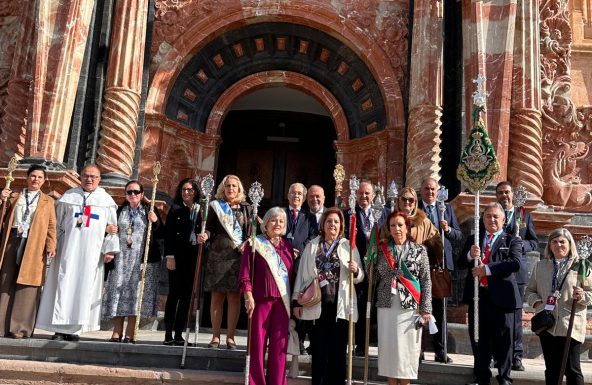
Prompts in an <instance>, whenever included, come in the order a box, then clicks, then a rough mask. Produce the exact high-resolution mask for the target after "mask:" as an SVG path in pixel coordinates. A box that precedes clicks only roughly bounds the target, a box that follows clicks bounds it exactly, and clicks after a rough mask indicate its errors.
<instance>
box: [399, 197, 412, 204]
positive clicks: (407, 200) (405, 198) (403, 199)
mask: <svg viewBox="0 0 592 385" xmlns="http://www.w3.org/2000/svg"><path fill="white" fill-rule="evenodd" d="M401 200H402V201H403V202H405V203H414V202H415V198H408V197H401Z"/></svg>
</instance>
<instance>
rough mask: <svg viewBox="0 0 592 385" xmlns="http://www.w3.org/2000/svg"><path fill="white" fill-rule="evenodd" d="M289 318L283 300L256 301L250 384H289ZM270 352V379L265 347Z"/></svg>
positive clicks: (252, 329) (252, 321)
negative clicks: (265, 370)
mask: <svg viewBox="0 0 592 385" xmlns="http://www.w3.org/2000/svg"><path fill="white" fill-rule="evenodd" d="M289 322H290V318H289V317H288V313H287V312H286V308H285V306H284V303H283V302H282V299H281V298H269V299H264V300H259V302H255V310H254V311H253V317H252V318H251V346H250V353H251V364H250V368H249V384H250V385H286V384H287V381H286V351H287V350H288V333H289V332H288V325H289ZM267 343H268V344H269V347H268V349H269V350H268V352H267V376H266V375H265V373H264V368H265V348H266V344H267Z"/></svg>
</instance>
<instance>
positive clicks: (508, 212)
mask: <svg viewBox="0 0 592 385" xmlns="http://www.w3.org/2000/svg"><path fill="white" fill-rule="evenodd" d="M505 214H506V221H505V223H504V227H508V226H509V225H510V210H505Z"/></svg>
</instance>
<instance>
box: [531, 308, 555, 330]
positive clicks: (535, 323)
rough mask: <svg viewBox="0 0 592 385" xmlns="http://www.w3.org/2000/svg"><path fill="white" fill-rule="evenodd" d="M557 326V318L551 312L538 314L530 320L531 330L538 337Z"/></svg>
mask: <svg viewBox="0 0 592 385" xmlns="http://www.w3.org/2000/svg"><path fill="white" fill-rule="evenodd" d="M554 325H555V316H553V312H552V311H551V310H543V311H541V312H538V313H536V314H535V315H534V317H532V318H531V319H530V329H531V330H532V332H533V333H535V334H536V335H539V334H541V333H542V332H544V331H545V330H549V329H551V328H552V327H553V326H554Z"/></svg>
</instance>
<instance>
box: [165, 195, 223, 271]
mask: <svg viewBox="0 0 592 385" xmlns="http://www.w3.org/2000/svg"><path fill="white" fill-rule="evenodd" d="M202 209H203V207H201V208H200V212H199V214H198V218H197V221H196V226H195V229H194V230H195V234H199V232H200V230H201V229H200V225H201V221H202V212H201V210H202ZM190 214H191V213H190V210H189V208H188V207H187V206H185V205H184V204H181V205H178V204H176V203H174V204H173V206H172V207H171V210H170V211H169V214H168V215H167V222H166V235H165V239H164V255H165V256H168V255H173V256H174V257H175V262H176V263H177V268H178V266H179V264H180V263H183V262H184V261H186V260H187V261H189V259H191V258H195V252H196V250H197V246H196V245H192V244H191V242H190V237H191V230H192V226H193V224H192V223H191V219H190ZM212 214H213V213H212V212H209V213H208V215H212Z"/></svg>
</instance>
